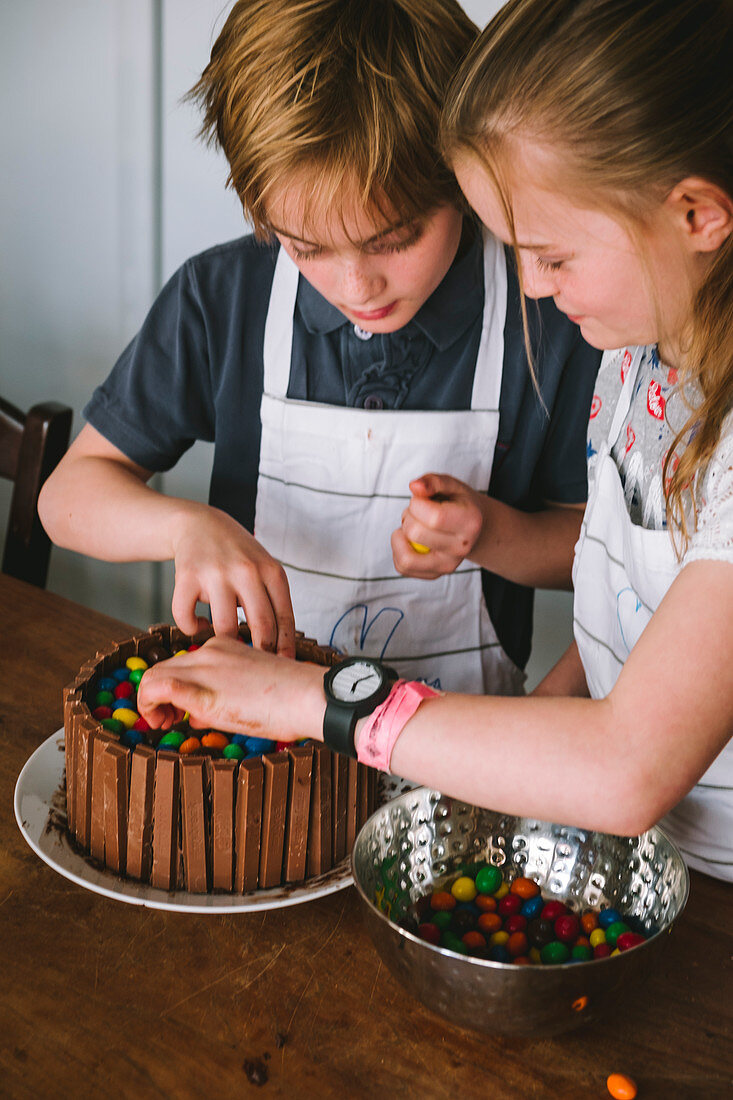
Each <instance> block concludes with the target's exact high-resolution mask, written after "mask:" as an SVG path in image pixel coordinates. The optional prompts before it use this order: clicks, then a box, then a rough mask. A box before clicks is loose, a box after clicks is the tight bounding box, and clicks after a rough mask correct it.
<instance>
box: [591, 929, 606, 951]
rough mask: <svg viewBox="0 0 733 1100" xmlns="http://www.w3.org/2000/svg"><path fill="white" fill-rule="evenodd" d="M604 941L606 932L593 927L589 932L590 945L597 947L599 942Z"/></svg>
mask: <svg viewBox="0 0 733 1100" xmlns="http://www.w3.org/2000/svg"><path fill="white" fill-rule="evenodd" d="M605 942H606V933H605V932H604V931H603V929H602V928H594V929H593V931H592V932H591V934H590V945H591V947H598V944H599V943H605Z"/></svg>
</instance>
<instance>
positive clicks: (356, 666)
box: [331, 661, 384, 703]
mask: <svg viewBox="0 0 733 1100" xmlns="http://www.w3.org/2000/svg"><path fill="white" fill-rule="evenodd" d="M383 681H384V676H383V674H382V671H381V669H379V668H378V667H376V666H375V665H373V664H372V663H371V662H370V661H354V662H353V664H348V665H346V666H345V667H343V668H340V669H338V671H337V672H336V674H335V675H334V677H333V679H332V680H331V692H332V694H333V695H334V697H335V698H336V699H339V700H341V701H342V702H344V703H358V702H361V700H362V699H368V698H369V696H370V695H373V694H374V692H375V691H377V690H378V689H379V688H380V687H381V685H382V683H383Z"/></svg>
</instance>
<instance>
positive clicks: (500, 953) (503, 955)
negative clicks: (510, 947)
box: [489, 943, 511, 963]
mask: <svg viewBox="0 0 733 1100" xmlns="http://www.w3.org/2000/svg"><path fill="white" fill-rule="evenodd" d="M489 958H490V959H491V961H492V962H496V963H508V962H511V956H510V954H509V952H508V951H507V949H506V947H505V946H504V944H503V943H497V944H494V946H493V947H492V948H490V949H489Z"/></svg>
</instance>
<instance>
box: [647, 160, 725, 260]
mask: <svg viewBox="0 0 733 1100" xmlns="http://www.w3.org/2000/svg"><path fill="white" fill-rule="evenodd" d="M664 205H665V207H666V208H667V211H668V213H669V214H671V216H672V218H673V220H674V222H675V224H676V225H677V227H678V228H679V229H680V230H681V231H682V234H683V236H684V239H685V241H686V243H687V247H688V248H689V249H690V251H691V252H715V251H716V249H718V248H720V246H721V245H722V243H723V241H725V240H726V238H727V237H728V236H729V234H730V233H731V231H733V199H732V198H731V196H730V195H728V194H726V192H725V191H724V190H723V189H722V187H718V186H717V185H716V184H714V183H710V181H709V180H706V179H702V178H701V177H698V176H689V177H688V178H686V179H683V180H681V181H680V183H678V184H677V186H676V187H673V188H672V190H671V191H670V193H669V195H668V196H667V198H666V200H665V203H664Z"/></svg>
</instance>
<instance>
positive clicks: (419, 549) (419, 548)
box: [407, 539, 430, 554]
mask: <svg viewBox="0 0 733 1100" xmlns="http://www.w3.org/2000/svg"><path fill="white" fill-rule="evenodd" d="M407 541H408V542H409V544H410V546H411V547H412V549H413V550H414V551H415V553H416V554H429V553H430V547H429V546H423V544H422V543H421V542H413V541H412V539H408V540H407Z"/></svg>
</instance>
